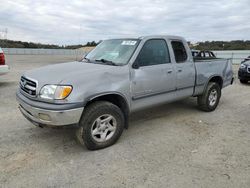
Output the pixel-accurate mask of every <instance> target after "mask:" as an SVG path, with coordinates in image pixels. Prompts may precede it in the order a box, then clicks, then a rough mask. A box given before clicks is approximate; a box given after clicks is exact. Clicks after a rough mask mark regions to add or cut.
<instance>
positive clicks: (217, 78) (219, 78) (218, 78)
mask: <svg viewBox="0 0 250 188" xmlns="http://www.w3.org/2000/svg"><path fill="white" fill-rule="evenodd" d="M209 82H215V83H217V84H219V86H220V88H222V86H223V80H222V78H221V77H220V76H215V77H213V78H211V79H210V80H209Z"/></svg>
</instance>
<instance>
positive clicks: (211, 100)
mask: <svg viewBox="0 0 250 188" xmlns="http://www.w3.org/2000/svg"><path fill="white" fill-rule="evenodd" d="M217 98H218V94H217V91H216V89H213V90H212V91H211V92H210V94H209V97H208V101H209V105H210V106H214V105H215V104H216V101H217Z"/></svg>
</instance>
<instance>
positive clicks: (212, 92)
mask: <svg viewBox="0 0 250 188" xmlns="http://www.w3.org/2000/svg"><path fill="white" fill-rule="evenodd" d="M220 97H221V88H220V86H219V84H217V83H215V82H209V83H208V86H207V88H206V91H205V92H204V93H203V94H202V95H200V96H198V100H197V101H198V105H199V108H200V109H201V110H203V111H206V112H211V111H214V110H215V109H216V107H217V105H218V103H219V101H220Z"/></svg>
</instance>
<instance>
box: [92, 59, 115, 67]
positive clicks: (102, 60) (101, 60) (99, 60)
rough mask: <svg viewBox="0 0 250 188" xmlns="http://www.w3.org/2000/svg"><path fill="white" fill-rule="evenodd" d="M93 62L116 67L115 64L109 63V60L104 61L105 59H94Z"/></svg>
mask: <svg viewBox="0 0 250 188" xmlns="http://www.w3.org/2000/svg"><path fill="white" fill-rule="evenodd" d="M95 61H97V62H102V63H105V64H107V65H114V66H118V65H117V64H116V63H114V62H113V61H109V60H106V59H96V60H95Z"/></svg>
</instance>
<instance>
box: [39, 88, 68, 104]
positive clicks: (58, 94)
mask: <svg viewBox="0 0 250 188" xmlns="http://www.w3.org/2000/svg"><path fill="white" fill-rule="evenodd" d="M71 91H72V86H61V85H45V86H43V87H42V89H41V90H40V93H39V95H40V97H41V98H43V99H57V100H58V99H65V98H66V97H68V96H69V94H70V93H71Z"/></svg>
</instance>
